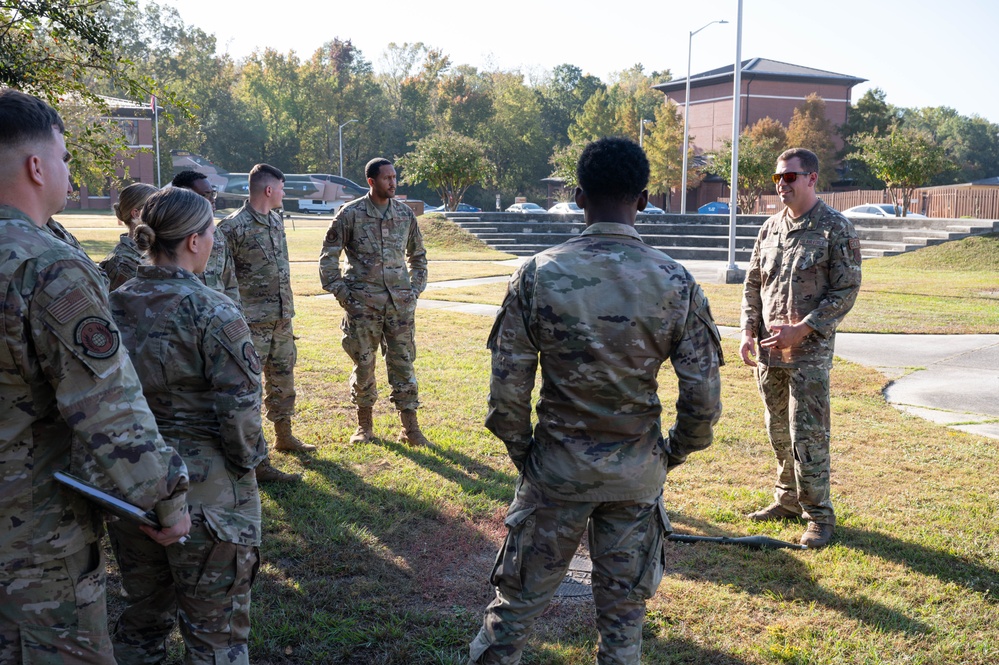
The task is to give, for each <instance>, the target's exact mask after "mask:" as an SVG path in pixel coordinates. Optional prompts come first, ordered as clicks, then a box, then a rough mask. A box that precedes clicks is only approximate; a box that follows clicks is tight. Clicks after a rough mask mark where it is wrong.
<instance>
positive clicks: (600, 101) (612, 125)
mask: <svg viewBox="0 0 999 665" xmlns="http://www.w3.org/2000/svg"><path fill="white" fill-rule="evenodd" d="M636 128H637V127H636ZM619 134H620V131H619V127H618V119H617V118H616V117H615V114H614V109H613V108H611V105H610V97H609V96H608V95H607V91H606V90H603V89H600V90H597V91H596V92H594V93H593V95H592V96H591V97H590V98H589V99H588V100H586V103H585V104H583V110H582V111H580V112H579V115H578V116H576V119H575V120H573V122H572V124H571V125H569V143H576V144H579V145H586V144H587V143H589V142H590V141H596V140H597V139H600V138H603V137H605V136H618V135H619Z"/></svg>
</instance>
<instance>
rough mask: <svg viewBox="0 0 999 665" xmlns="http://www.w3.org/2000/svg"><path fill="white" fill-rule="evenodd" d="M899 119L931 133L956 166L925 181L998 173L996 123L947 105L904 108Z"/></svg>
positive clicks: (961, 179) (968, 179)
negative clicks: (960, 112) (967, 114)
mask: <svg viewBox="0 0 999 665" xmlns="http://www.w3.org/2000/svg"><path fill="white" fill-rule="evenodd" d="M902 118H903V123H904V126H906V127H909V128H911V129H916V130H919V131H923V132H926V133H927V134H929V135H930V136H932V137H933V140H934V141H935V142H936V143H937V144H938V145H940V147H942V148H943V149H944V151H945V152H946V153H947V155H948V156H949V157H950V158H951V160H953V162H954V164H955V166H956V167H957V168H955V169H953V170H950V171H946V172H943V173H940V174H937V175H936V176H935V177H934V178H933V179H932V180H931V181H930V182H929V183H927V184H929V185H949V184H953V183H959V182H971V181H973V180H981V179H983V178H989V177H992V176H995V175H996V174H999V125H996V124H995V123H993V122H989V121H988V120H986V119H985V118H982V117H979V116H971V117H968V116H963V115H961V114H959V113H958V112H957V111H956V110H954V109H952V108H950V107H947V106H937V107H926V108H921V109H905V110H903V112H902Z"/></svg>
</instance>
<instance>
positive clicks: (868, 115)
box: [838, 88, 902, 189]
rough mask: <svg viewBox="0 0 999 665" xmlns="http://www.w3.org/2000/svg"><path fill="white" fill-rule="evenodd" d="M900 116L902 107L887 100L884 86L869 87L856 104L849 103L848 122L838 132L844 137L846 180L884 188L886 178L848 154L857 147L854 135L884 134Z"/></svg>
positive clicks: (843, 156)
mask: <svg viewBox="0 0 999 665" xmlns="http://www.w3.org/2000/svg"><path fill="white" fill-rule="evenodd" d="M901 118H902V110H901V109H899V108H896V107H895V106H892V105H891V104H889V103H888V102H887V101H886V99H885V91H884V90H882V89H881V88H872V89H870V90H868V91H867V92H865V93H864V94H863V96H862V97H861V98H860V99H858V100H857V103H856V104H854V105H853V106H851V107H850V109H849V111H848V112H847V117H846V122H845V123H843V124H842V125H840V128H839V134H840V136H841V137H843V149H842V150H841V151H840V152H839V155H838V156H839V157H840V158H841V159H843V166H844V167H845V168H844V175H845V177H846V179H847V180H849V181H851V182H852V184H854V185H856V186H857V187H861V188H866V189H881V188H882V187H884V186H885V184H884V183H883V182H881V181H880V180H878V178H877V176H875V175H874V174H873V173H871V170H870V169H869V168H868V167H867V164H865V163H863V162H861V161H858V160H856V159H850V158H849V157H848V155H850V154H852V153H854V152H855V151H856V150H857V146H856V145H855V144H854V142H853V139H854V137H855V136H859V135H860V134H872V133H879V134H883V133H885V132H887V131H888V129H889V128H890V127H891V126H892V124H893V123H895V122H898V121H899V120H900V119H901Z"/></svg>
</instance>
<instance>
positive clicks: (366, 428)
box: [350, 406, 375, 443]
mask: <svg viewBox="0 0 999 665" xmlns="http://www.w3.org/2000/svg"><path fill="white" fill-rule="evenodd" d="M373 429H374V423H373V422H372V420H371V407H370V406H359V407H357V430H356V431H355V432H354V436H352V437H350V442H351V443H367V442H368V441H371V440H372V439H374V438H375V433H374V431H372V430H373Z"/></svg>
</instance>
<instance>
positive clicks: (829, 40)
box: [170, 0, 999, 123]
mask: <svg viewBox="0 0 999 665" xmlns="http://www.w3.org/2000/svg"><path fill="white" fill-rule="evenodd" d="M170 4H173V5H174V6H176V7H177V9H178V11H179V12H180V14H181V16H182V17H183V19H184V20H185V22H186V23H193V24H195V25H197V26H199V27H200V28H202V29H203V30H205V31H207V32H210V33H214V34H215V35H216V37H218V42H219V50H220V51H226V50H227V51H228V52H229V53H230V54H232V55H233V56H235V57H242V56H245V55H247V54H249V53H250V52H252V51H253V50H254V48H261V49H262V48H264V47H272V48H276V49H278V50H280V51H289V50H292V49H294V50H295V51H296V52H297V53H298V54H299V55H300V56H301V57H303V58H307V57H308V56H310V55H311V54H312V52H313V51H314V50H315V49H316V48H318V47H319V46H320V45H321V44H323V43H324V42H326V41H329V40H331V39H333V38H334V37H339V38H340V39H350V40H352V41H353V43H354V45H355V46H357V47H358V48H359V49H360V50H361V52H362V53H363V55H364V57H365V58H366V59H367V60H369V61H370V62H372V64H373V65H374V66H375V68H376V69H379V65H380V63H379V61H380V59H381V56H382V53H383V52H384V50H385V47H386V46H387V45H388V44H389V43H390V42H396V43H403V42H417V41H422V42H424V43H425V44H427V45H429V46H434V47H437V48H440V49H441V50H443V51H444V52H445V53H446V54H448V55H449V56H450V57H451V59H452V61H453V62H454V63H455V64H470V65H474V66H476V67H479V68H480V69H493V68H501V69H507V70H509V69H520V70H521V71H522V72H523V73H524V74H525V75H527V76H529V77H530V76H532V75H537V74H540V73H541V72H543V71H544V70H546V69H551V68H552V67H553V66H555V65H558V64H560V63H563V62H568V63H571V64H574V65H576V66H578V67H580V68H581V69H583V70H584V72H586V73H589V74H593V75H595V76H599V77H600V78H602V79H604V80H607V79H608V77H609V75H610V74H611V73H613V72H616V71H620V70H622V69H626V68H628V67H630V66H631V65H633V64H635V63H638V62H640V63H642V65H644V66H645V70H646V71H653V70H663V69H670V70H671V71H672V72H673V77H674V78H683V77H684V76H686V72H687V45H688V35H689V33H690V32H691V31H693V30H697V29H698V28H700V27H701V26H703V25H704V24H706V23H708V22H710V21H713V20H717V19H724V20H727V21H728V22H729V23H728V25H712V26H711V27H709V28H707V29H706V30H704V31H703V32H700V33H699V34H697V35H696V36H695V37H694V40H693V58H692V60H693V64H692V69H693V72H694V73H697V72H700V71H704V70H708V69H714V68H716V67H722V66H725V65H731V64H732V62H734V60H735V35H736V25H735V24H736V15H737V7H738V2H737V0H703V1H701V2H691V1H690V0H681V1H680V2H663V1H662V0H658V1H653V0H633V1H632V2H597V1H596V0H576V1H565V2H551V1H548V0H505V1H504V2H500V3H495V4H492V5H486V3H479V2H468V1H467V0H464V1H462V2H458V1H455V0H423V2H413V1H412V0H407V1H406V2H403V1H401V0H381V1H380V2H347V3H330V2H316V1H315V0H281V1H279V2H274V3H259V4H258V3H251V2H247V1H246V0H212V2H209V3H206V2H204V1H203V0H171V3H170ZM258 8H259V9H258ZM997 42H999V1H997V0H965V1H963V2H960V3H953V4H951V3H948V2H942V1H941V0H905V1H903V0H839V1H837V2H814V1H812V2H810V1H808V0H743V30H742V57H743V59H744V60H746V59H750V58H756V57H762V58H769V59H772V60H779V61H782V62H789V63H793V64H797V65H803V66H806V67H814V68H816V69H824V70H827V71H832V72H836V73H840V74H848V75H851V76H857V77H860V78H865V79H868V82H867V83H863V84H860V85H858V86H857V87H855V88H854V89H853V100H854V101H856V100H857V99H859V98H860V96H861V95H863V93H864V92H865V91H866V90H867V89H869V88H872V87H879V88H882V89H883V90H884V91H885V93H886V94H887V100H888V102H889V103H892V104H895V105H896V106H905V107H912V106H915V107H922V106H950V107H952V108H955V109H957V111H958V112H959V113H961V114H963V115H968V116H970V115H980V116H982V117H984V118H987V119H989V120H990V121H992V122H995V123H999V85H997V84H996V74H997V71H999V48H997Z"/></svg>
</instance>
